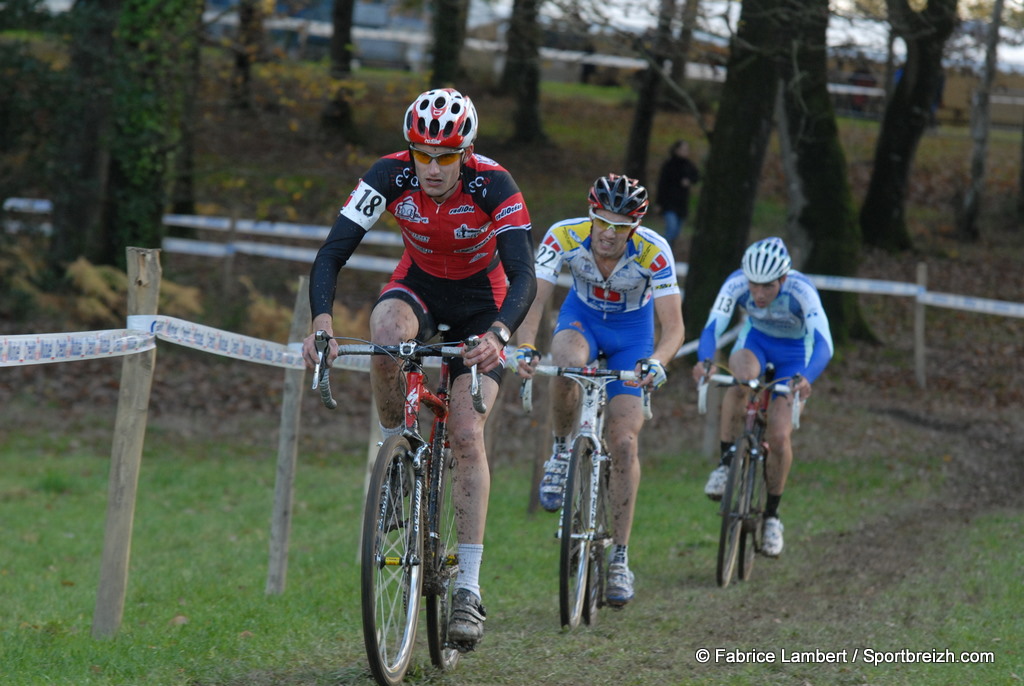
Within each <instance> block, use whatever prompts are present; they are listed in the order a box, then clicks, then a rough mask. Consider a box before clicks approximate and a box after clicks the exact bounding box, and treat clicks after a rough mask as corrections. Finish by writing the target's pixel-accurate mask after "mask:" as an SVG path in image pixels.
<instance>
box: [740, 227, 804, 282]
mask: <svg viewBox="0 0 1024 686" xmlns="http://www.w3.org/2000/svg"><path fill="white" fill-rule="evenodd" d="M792 266H793V260H791V259H790V257H789V251H787V250H786V245H785V243H783V242H782V239H781V238H775V237H772V238H765V239H764V240H760V241H757V242H756V243H752V244H751V245H750V247H749V248H747V251H746V252H745V253H743V274H744V275H746V277H747V279H748V280H749V281H752V282H753V283H771V282H772V281H774V280H775V279H779V278H782V277H783V276H785V275H786V274H788V273H789V269H790V267H792Z"/></svg>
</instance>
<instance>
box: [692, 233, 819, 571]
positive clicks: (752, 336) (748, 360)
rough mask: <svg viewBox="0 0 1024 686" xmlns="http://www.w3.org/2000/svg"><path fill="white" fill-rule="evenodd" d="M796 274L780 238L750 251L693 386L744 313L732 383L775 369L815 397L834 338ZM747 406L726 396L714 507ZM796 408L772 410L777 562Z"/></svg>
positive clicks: (711, 490) (769, 543) (718, 312)
mask: <svg viewBox="0 0 1024 686" xmlns="http://www.w3.org/2000/svg"><path fill="white" fill-rule="evenodd" d="M791 267H792V260H791V259H790V257H789V252H788V251H787V250H786V246H785V244H784V243H783V242H782V239H781V238H766V239H764V240H760V241H757V242H755V243H753V244H752V245H751V246H750V247H748V248H747V250H746V252H745V253H744V255H743V261H742V268H741V269H737V270H736V271H735V272H733V273H732V274H730V275H729V277H728V278H727V279H726V280H725V283H724V284H723V285H722V288H721V290H719V292H718V297H717V298H716V299H715V304H714V306H713V307H712V308H711V314H710V316H709V317H708V322H707V324H706V325H705V327H704V330H703V331H702V332H701V335H700V344H699V347H698V348H697V360H698V362H697V364H696V365H695V366H694V368H693V378H694V380H695V381H697V382H698V383H699V382H700V381H701V379H703V378H704V376H705V374H706V373H707V367H706V364H705V362H707V361H710V360H711V359H712V358H714V356H715V350H716V348H717V347H718V339H719V338H720V337H721V335H722V334H723V333H725V330H726V328H727V327H728V326H729V322H730V321H731V320H732V318H733V315H734V314H735V313H736V312H737V311H738V310H742V311H743V312H746V315H747V318H746V320H745V322H744V323H743V325H742V328H741V329H740V333H739V336H738V337H737V339H736V343H735V344H734V345H733V349H732V353H731V354H730V355H729V371H730V372H731V373H732V375H733V376H735V377H736V378H738V379H756V378H757V377H758V376H760V375H761V372H762V370H764V368H765V365H766V364H767V363H769V362H771V363H772V364H774V365H775V378H784V377H793V379H792V381H791V382H790V384H789V385H790V386H791V387H792V388H793V390H794V391H796V392H798V393H799V394H800V400H801V402H802V401H804V400H806V399H807V398H809V397H810V395H811V383H813V382H814V380H815V379H817V378H818V376H819V375H820V374H821V372H822V371H824V369H825V366H826V365H827V364H828V362H829V360H831V359H832V352H833V347H832V333H831V331H830V330H829V325H828V317H827V316H826V315H825V310H824V309H823V308H822V306H821V298H820V297H819V295H818V289H816V288H815V287H814V284H813V283H811V281H810V279H808V278H807V277H806V276H804V275H803V274H801V273H800V272H798V271H795V270H793V269H792V268H791ZM745 403H746V399H745V395H744V391H743V389H742V388H741V387H738V386H733V387H731V388H729V389H727V390H726V393H725V396H724V398H723V399H722V421H721V424H720V438H721V441H722V459H721V463H720V464H719V466H718V467H716V468H715V470H714V471H713V472H711V476H710V477H709V478H708V482H707V485H706V486H705V487H704V493H705V494H706V495H707V496H708V497H709V498H711V499H712V500H721V499H722V494H723V493H724V491H725V482H726V480H727V478H728V475H729V464H730V463H731V462H732V458H733V455H734V454H735V452H736V447H735V445H734V442H735V440H736V435H737V432H738V431H739V426H740V422H741V419H742V414H743V408H744V405H745ZM792 408H793V405H792V400H791V398H790V396H784V395H778V396H776V397H775V398H774V399H773V401H772V404H771V406H770V407H769V409H768V430H767V440H768V445H769V447H770V448H771V450H770V451H769V453H768V461H767V463H766V465H765V478H766V481H767V485H768V499H767V504H766V506H765V513H764V514H765V523H764V543H763V546H762V552H763V553H764V554H765V555H767V556H769V557H777V556H778V555H779V554H780V553H781V552H782V546H783V538H782V532H783V526H782V521H781V520H780V519H779V502H780V501H781V500H782V492H783V490H784V489H785V487H786V478H787V477H788V476H789V468H790V466H791V465H792V463H793V446H792V443H791V441H790V438H791V436H792V433H793V424H792Z"/></svg>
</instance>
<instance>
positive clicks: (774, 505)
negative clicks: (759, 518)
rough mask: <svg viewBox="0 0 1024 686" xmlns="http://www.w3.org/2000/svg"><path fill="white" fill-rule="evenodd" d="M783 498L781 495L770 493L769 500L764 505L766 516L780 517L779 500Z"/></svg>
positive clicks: (766, 517)
mask: <svg viewBox="0 0 1024 686" xmlns="http://www.w3.org/2000/svg"><path fill="white" fill-rule="evenodd" d="M781 500H782V496H781V495H772V494H771V493H769V494H768V502H767V503H766V504H765V506H764V518H765V519H768V518H769V517H778V516H779V502H780V501H781Z"/></svg>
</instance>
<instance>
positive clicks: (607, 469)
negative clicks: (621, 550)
mask: <svg viewBox="0 0 1024 686" xmlns="http://www.w3.org/2000/svg"><path fill="white" fill-rule="evenodd" d="M605 455H607V453H605ZM600 470H601V471H600V475H599V476H598V486H597V508H596V510H597V518H596V519H595V520H594V540H593V543H591V545H590V556H589V557H590V567H589V569H588V571H587V587H588V594H587V596H588V601H587V602H586V603H585V604H584V605H583V621H584V623H586V624H594V623H595V622H596V621H597V610H598V609H599V608H600V607H602V606H604V604H605V603H604V588H605V578H606V574H607V568H606V567H605V558H606V557H607V550H608V547H609V546H610V545H611V544H612V529H611V504H610V503H609V498H610V496H609V491H608V489H609V488H610V486H609V484H610V482H611V470H612V468H611V462H610V461H609V460H608V459H607V458H606V459H603V460H601V465H600Z"/></svg>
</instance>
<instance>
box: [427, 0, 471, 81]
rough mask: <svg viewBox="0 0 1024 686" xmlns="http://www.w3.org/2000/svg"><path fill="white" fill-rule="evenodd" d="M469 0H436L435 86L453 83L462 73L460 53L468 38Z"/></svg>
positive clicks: (433, 74)
mask: <svg viewBox="0 0 1024 686" xmlns="http://www.w3.org/2000/svg"><path fill="white" fill-rule="evenodd" d="M468 14H469V0H435V2H434V68H433V71H432V72H431V74H430V86H431V88H443V87H448V86H453V85H454V84H455V82H456V81H457V80H458V79H459V78H460V77H461V76H462V68H461V63H460V56H461V54H462V45H463V43H465V41H466V19H467V17H468Z"/></svg>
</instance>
